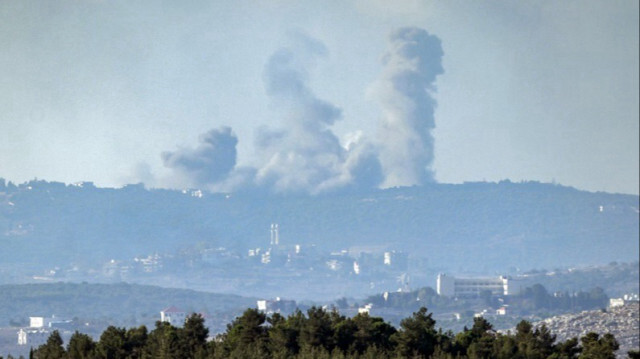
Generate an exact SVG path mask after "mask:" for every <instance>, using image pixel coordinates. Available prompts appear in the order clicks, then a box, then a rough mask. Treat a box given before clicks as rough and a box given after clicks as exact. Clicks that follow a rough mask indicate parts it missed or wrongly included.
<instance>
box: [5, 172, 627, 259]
mask: <svg viewBox="0 0 640 359" xmlns="http://www.w3.org/2000/svg"><path fill="white" fill-rule="evenodd" d="M201 194H202V196H201ZM638 202H639V200H638V196H634V195H622V194H609V193H600V192H598V193H591V192H585V191H579V190H576V189H574V188H570V187H564V186H560V185H552V184H541V183H537V182H527V183H511V182H508V181H504V182H500V183H467V184H460V185H449V184H433V185H427V186H423V187H410V188H392V189H387V190H376V191H370V192H345V193H334V194H329V195H322V196H275V195H263V194H255V193H237V194H236V193H233V194H209V193H206V192H198V191H172V190H147V189H145V188H144V187H143V186H142V185H131V186H126V187H124V188H121V189H110V188H96V187H93V186H92V185H90V184H86V183H85V184H84V185H82V186H71V185H69V186H66V185H64V184H62V183H50V182H45V181H31V182H29V183H25V184H22V185H18V186H15V185H13V184H11V183H5V181H4V180H2V181H0V243H2V247H3V248H4V249H6V251H5V253H11V256H5V257H4V258H3V261H5V263H10V262H14V263H20V264H22V265H27V266H29V265H30V266H38V265H42V266H43V268H48V267H50V266H51V265H52V263H53V264H57V265H60V263H61V262H62V263H85V262H94V261H98V260H105V259H107V260H108V259H109V258H115V259H118V258H132V257H133V256H135V255H140V254H148V253H156V252H160V253H166V252H171V251H177V250H179V249H180V248H184V247H185V246H192V245H193V244H194V243H199V242H204V243H207V244H208V245H210V246H224V247H226V248H235V249H238V250H240V251H242V252H245V251H246V249H248V248H253V247H256V246H266V245H267V244H268V242H269V226H270V224H271V223H279V225H280V240H281V243H284V244H288V245H292V244H294V243H296V244H302V245H309V244H312V243H313V244H315V245H316V246H317V247H318V248H324V249H330V250H335V249H341V248H349V247H350V246H378V247H380V246H383V247H385V248H389V249H395V250H404V251H406V252H409V253H410V255H411V256H414V257H417V256H420V257H426V258H428V260H429V263H430V264H431V265H432V266H435V267H439V266H440V267H446V268H453V269H456V270H476V271H500V270H504V268H508V267H511V266H515V267H518V268H541V267H545V268H553V267H555V266H562V265H582V264H602V263H608V262H610V261H614V260H617V261H627V262H629V261H633V260H637V259H638V248H639V247H638V240H637V239H638V235H639V231H638V224H639V220H638V208H639V203H638Z"/></svg>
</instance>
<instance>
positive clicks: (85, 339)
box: [67, 331, 96, 359]
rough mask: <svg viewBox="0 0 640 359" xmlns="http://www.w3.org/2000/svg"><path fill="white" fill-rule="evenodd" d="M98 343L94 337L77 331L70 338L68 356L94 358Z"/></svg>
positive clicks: (77, 358)
mask: <svg viewBox="0 0 640 359" xmlns="http://www.w3.org/2000/svg"><path fill="white" fill-rule="evenodd" d="M95 347H96V343H95V342H94V341H93V339H92V338H91V337H90V336H88V335H86V334H82V333H79V332H78V331H76V332H75V333H73V335H72V336H71V338H69V343H68V344H67V356H68V358H69V359H89V358H93V356H94V350H95Z"/></svg>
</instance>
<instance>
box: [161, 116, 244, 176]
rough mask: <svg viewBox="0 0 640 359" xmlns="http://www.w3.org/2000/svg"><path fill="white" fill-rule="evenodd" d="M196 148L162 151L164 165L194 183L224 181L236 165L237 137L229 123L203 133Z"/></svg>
mask: <svg viewBox="0 0 640 359" xmlns="http://www.w3.org/2000/svg"><path fill="white" fill-rule="evenodd" d="M199 142H200V143H199V145H198V146H197V147H196V148H195V149H192V148H181V149H178V150H176V151H166V152H163V153H162V162H163V163H164V166H165V167H168V168H171V169H174V170H176V171H178V173H179V174H180V175H182V176H183V178H185V180H186V182H188V183H189V185H191V186H198V187H199V186H210V185H212V184H215V183H217V182H220V181H223V180H224V179H225V178H226V177H227V176H228V175H229V174H230V173H231V171H232V170H233V169H234V167H235V165H236V156H237V152H236V145H237V144H238V138H237V137H236V135H235V134H234V133H233V132H232V131H231V128H229V127H222V128H220V129H213V130H210V131H209V132H207V133H205V134H203V135H201V136H200V139H199Z"/></svg>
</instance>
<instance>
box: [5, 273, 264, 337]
mask: <svg viewBox="0 0 640 359" xmlns="http://www.w3.org/2000/svg"><path fill="white" fill-rule="evenodd" d="M171 305H175V306H177V307H179V308H181V309H183V310H185V311H188V312H198V313H207V314H209V315H211V317H210V318H209V323H207V324H209V325H211V326H212V327H213V328H216V329H218V330H220V329H223V328H224V326H225V324H226V323H227V322H229V321H230V320H232V319H233V318H234V317H235V316H236V315H238V313H241V312H242V311H243V310H244V309H245V308H248V307H254V306H255V299H252V298H246V297H241V296H237V295H228V294H216V293H205V292H197V291H193V290H185V289H168V288H160V287H155V286H146V285H136V284H127V283H119V284H87V283H79V284H77V283H50V284H22V285H0V327H4V326H8V325H14V326H28V323H29V322H28V320H29V317H30V316H45V317H46V316H51V315H55V316H56V317H58V318H63V319H74V318H75V319H74V320H75V321H80V322H82V323H85V322H88V323H90V324H91V325H95V326H97V327H98V328H103V327H105V326H106V325H118V326H137V325H142V324H144V325H147V326H149V327H153V325H154V323H155V321H157V320H159V319H160V311H161V310H162V309H164V308H166V307H168V306H171Z"/></svg>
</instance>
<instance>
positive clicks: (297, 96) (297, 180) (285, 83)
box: [162, 28, 443, 194]
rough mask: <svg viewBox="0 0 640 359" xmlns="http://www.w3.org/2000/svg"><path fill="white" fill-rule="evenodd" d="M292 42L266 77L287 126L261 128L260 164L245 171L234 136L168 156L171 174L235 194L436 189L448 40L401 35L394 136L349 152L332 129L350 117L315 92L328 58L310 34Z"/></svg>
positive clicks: (387, 62)
mask: <svg viewBox="0 0 640 359" xmlns="http://www.w3.org/2000/svg"><path fill="white" fill-rule="evenodd" d="M292 39H293V41H292V44H291V45H290V46H289V47H284V48H281V49H279V50H277V51H276V52H274V53H273V54H272V55H271V57H270V58H269V59H268V61H267V63H266V65H265V68H264V74H263V81H264V86H265V91H266V93H267V95H268V96H269V99H270V100H271V102H272V104H273V107H274V109H275V110H276V113H277V115H278V118H279V119H280V120H281V121H280V123H279V124H278V125H276V126H270V127H262V128H259V129H258V134H257V136H256V139H255V147H256V150H257V151H256V152H257V156H258V157H259V160H258V161H257V163H258V165H254V167H251V166H246V167H242V168H236V166H235V165H236V145H237V142H238V140H237V138H236V136H235V135H234V134H233V133H232V131H231V129H230V128H228V127H224V128H222V129H220V130H212V131H210V132H208V133H207V134H205V135H203V136H202V137H201V138H200V144H199V146H198V147H197V148H195V149H180V150H177V151H174V152H165V153H163V154H162V159H163V161H164V165H165V166H166V167H169V168H173V169H175V170H177V171H179V172H180V173H181V174H182V175H183V176H185V177H187V178H188V179H189V182H190V183H191V184H196V185H204V186H207V187H208V188H212V189H219V190H227V191H228V190H260V191H262V190H264V191H267V192H274V193H286V192H294V193H295V192H297V193H310V194H317V193H323V192H328V191H336V190H356V189H365V188H377V187H380V186H381V185H382V186H383V187H389V186H410V185H418V184H422V183H425V182H429V181H433V173H432V171H431V168H430V166H431V164H432V162H433V136H432V135H431V130H432V129H433V128H434V127H435V121H434V109H435V105H436V103H435V100H434V99H433V97H432V94H433V92H435V79H436V77H437V75H439V74H441V73H443V69H442V65H441V58H442V56H443V51H442V47H441V45H440V40H439V39H438V38H437V37H435V36H433V35H430V34H429V33H427V32H426V31H425V30H422V29H418V28H402V29H399V30H397V31H395V32H393V33H392V34H391V37H390V45H389V49H388V51H387V53H386V54H385V56H384V58H383V64H384V72H383V74H382V76H381V79H380V81H379V82H378V83H377V87H376V93H377V94H378V96H379V99H380V101H381V105H382V110H383V114H382V120H381V131H382V133H383V134H384V135H383V136H381V137H380V139H379V140H378V142H375V143H374V142H370V141H367V140H366V138H363V137H362V136H361V134H358V136H356V137H355V138H352V139H351V140H350V141H349V142H348V143H347V144H346V145H342V144H341V143H340V140H339V139H338V137H337V136H336V135H335V134H334V133H333V131H332V130H331V126H332V125H333V124H334V123H335V122H336V121H338V120H340V119H341V118H342V110H341V109H340V108H338V107H337V106H335V105H333V104H331V103H329V102H328V101H325V100H323V99H320V98H319V97H318V96H316V94H315V93H314V92H313V91H312V90H311V88H310V87H309V77H310V71H311V70H312V69H313V67H314V64H315V63H316V61H318V60H319V59H320V58H322V57H323V56H326V55H327V53H328V51H327V49H326V47H325V46H324V45H323V44H322V43H321V42H319V41H318V40H315V39H312V38H309V37H307V36H305V35H302V34H294V36H293V38H292Z"/></svg>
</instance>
